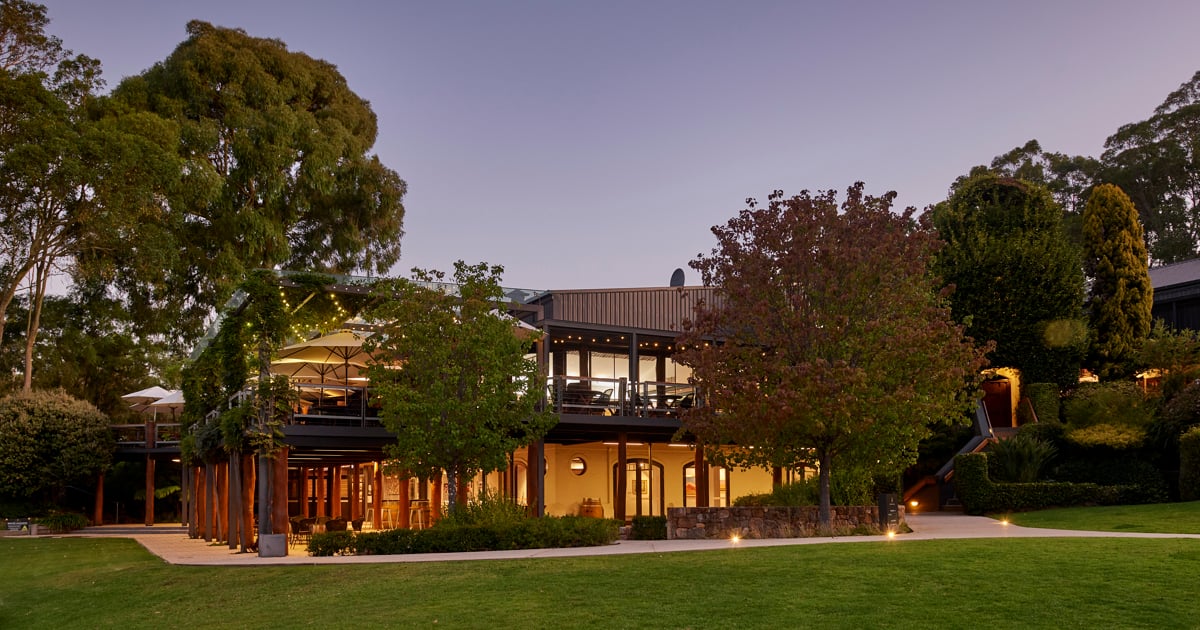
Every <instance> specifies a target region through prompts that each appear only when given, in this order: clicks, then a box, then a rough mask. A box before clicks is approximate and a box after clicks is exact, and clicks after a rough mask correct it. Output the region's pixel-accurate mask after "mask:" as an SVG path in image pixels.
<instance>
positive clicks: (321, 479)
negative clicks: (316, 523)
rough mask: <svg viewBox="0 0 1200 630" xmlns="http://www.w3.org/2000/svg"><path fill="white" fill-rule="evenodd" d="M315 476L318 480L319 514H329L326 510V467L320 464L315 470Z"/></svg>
mask: <svg viewBox="0 0 1200 630" xmlns="http://www.w3.org/2000/svg"><path fill="white" fill-rule="evenodd" d="M313 476H314V477H315V478H316V481H317V514H316V515H317V516H328V512H327V511H326V510H325V467H324V466H318V467H317V468H316V470H314V471H313Z"/></svg>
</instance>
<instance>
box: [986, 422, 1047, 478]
mask: <svg viewBox="0 0 1200 630" xmlns="http://www.w3.org/2000/svg"><path fill="white" fill-rule="evenodd" d="M1057 452H1058V449H1056V448H1055V447H1054V445H1053V444H1051V443H1049V442H1047V441H1045V440H1040V439H1038V438H1036V437H1034V436H1033V434H1031V433H1026V432H1024V431H1021V432H1019V433H1017V434H1016V435H1014V436H1013V437H1011V438H1008V439H1007V440H1000V441H999V442H997V443H996V444H993V445H992V450H991V457H989V458H988V473H989V474H990V475H991V476H992V478H993V479H995V480H996V481H1008V482H1014V483H1030V482H1033V481H1037V480H1038V477H1039V476H1040V475H1041V473H1042V470H1043V469H1045V467H1046V464H1047V463H1049V461H1050V460H1051V459H1053V458H1054V455H1055V454H1056V453H1057Z"/></svg>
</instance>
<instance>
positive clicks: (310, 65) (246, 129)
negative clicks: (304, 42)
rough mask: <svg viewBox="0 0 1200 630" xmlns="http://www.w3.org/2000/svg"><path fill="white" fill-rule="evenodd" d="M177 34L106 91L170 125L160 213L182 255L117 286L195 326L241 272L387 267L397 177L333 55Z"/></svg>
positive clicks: (211, 34)
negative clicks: (169, 187) (176, 173)
mask: <svg viewBox="0 0 1200 630" xmlns="http://www.w3.org/2000/svg"><path fill="white" fill-rule="evenodd" d="M187 33H188V38H187V39H186V40H185V41H184V42H183V43H181V44H180V45H179V46H178V47H177V48H176V49H175V50H174V52H172V53H171V54H170V56H168V57H167V58H166V59H165V60H164V61H162V62H159V63H157V64H155V65H154V66H153V67H151V68H150V69H149V70H146V71H145V72H143V73H142V74H140V75H137V76H133V77H129V78H127V79H125V80H123V81H122V82H121V84H120V85H118V86H117V88H116V89H115V90H114V93H113V96H112V98H113V99H114V100H115V101H117V102H119V103H120V104H121V105H122V106H123V107H125V108H129V109H132V110H135V111H149V112H153V113H155V114H158V115H159V116H162V117H164V118H166V119H169V120H172V121H174V122H175V123H176V124H177V125H178V126H179V133H180V142H179V144H178V152H179V158H180V159H181V160H183V162H184V164H183V167H182V169H181V172H182V175H183V176H182V182H181V184H180V186H178V188H177V189H176V190H175V191H173V193H172V194H171V196H170V198H169V203H168V204H167V207H166V209H165V212H166V216H165V217H164V223H165V225H166V226H167V228H168V229H167V231H168V232H169V233H170V234H171V236H172V237H173V242H174V243H175V245H176V246H177V247H178V248H179V251H180V255H179V256H178V258H177V259H176V260H175V262H174V264H173V265H172V266H171V267H169V268H168V270H167V271H168V273H167V274H166V275H165V278H164V279H163V281H161V282H155V283H137V284H134V285H130V286H122V287H121V288H122V289H124V292H125V293H126V294H127V295H128V296H130V298H131V299H132V300H140V301H141V302H142V303H143V304H144V305H156V306H157V307H159V308H167V309H168V310H170V311H172V312H175V313H178V314H179V315H180V316H179V317H178V318H177V323H178V324H179V325H180V326H181V328H182V330H181V331H180V332H181V333H183V334H185V335H194V334H196V333H197V332H198V331H199V328H200V327H201V326H202V325H203V322H204V321H205V320H206V318H207V317H208V316H209V315H210V313H211V311H212V309H213V308H215V307H216V306H217V305H219V304H221V303H222V302H223V301H224V300H225V299H227V298H228V297H229V295H230V294H231V292H232V290H233V288H234V286H236V284H237V282H239V281H240V280H241V279H242V278H243V277H244V276H245V273H246V271H247V270H250V269H255V268H274V267H280V268H284V269H296V270H313V271H319V272H328V273H347V272H352V271H355V270H366V271H369V272H372V273H384V272H386V271H387V270H388V269H390V268H391V266H392V265H393V264H394V263H395V262H396V261H397V260H398V259H399V256H400V237H401V236H402V235H403V216H404V207H403V205H402V203H401V200H402V198H403V195H404V193H405V190H406V185H405V183H404V181H403V180H401V179H400V177H399V176H398V175H397V174H396V173H395V172H394V171H392V170H391V169H389V168H387V167H386V166H384V165H383V164H382V163H381V162H380V160H379V158H378V157H377V156H375V155H373V154H371V153H370V150H371V148H372V146H373V145H374V143H375V138H376V133H377V124H376V119H375V114H374V112H373V111H372V110H371V107H370V105H369V104H368V103H367V101H365V100H363V99H362V98H361V97H359V96H358V95H357V94H355V93H354V92H353V91H352V90H351V89H350V88H349V86H348V85H347V83H346V80H345V78H344V77H343V76H342V75H341V74H340V73H339V72H338V71H337V68H335V67H334V66H333V65H332V64H330V63H328V62H326V61H322V60H318V59H313V58H312V57H309V56H308V55H305V54H303V53H300V52H294V51H290V50H288V48H287V46H286V45H285V44H284V43H283V42H281V41H279V40H276V39H264V38H258V37H251V36H250V35H248V34H246V33H245V32H244V31H242V30H239V29H229V28H221V27H217V26H213V25H211V24H207V23H205V22H200V21H193V22H190V23H189V24H188V26H187ZM117 280H118V282H119V281H120V278H117Z"/></svg>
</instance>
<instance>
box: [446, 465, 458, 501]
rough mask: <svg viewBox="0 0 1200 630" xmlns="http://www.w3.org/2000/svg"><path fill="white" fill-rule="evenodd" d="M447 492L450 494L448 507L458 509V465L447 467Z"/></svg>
mask: <svg viewBox="0 0 1200 630" xmlns="http://www.w3.org/2000/svg"><path fill="white" fill-rule="evenodd" d="M446 486H447V489H446V492H447V493H448V494H449V496H448V497H446V499H447V503H449V507H448V509H449V510H450V511H451V512H457V511H458V466H451V467H450V468H447V469H446Z"/></svg>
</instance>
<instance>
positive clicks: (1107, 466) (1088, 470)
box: [1053, 449, 1170, 503]
mask: <svg viewBox="0 0 1200 630" xmlns="http://www.w3.org/2000/svg"><path fill="white" fill-rule="evenodd" d="M1053 478H1054V480H1055V481H1069V482H1072V483H1095V484H1099V485H1101V486H1129V487H1134V488H1137V492H1138V494H1139V496H1140V497H1141V502H1145V503H1159V502H1162V501H1167V500H1169V498H1170V495H1169V493H1168V488H1167V484H1166V479H1164V478H1163V474H1162V471H1160V470H1159V469H1158V468H1157V467H1155V466H1154V465H1153V464H1151V463H1150V462H1149V461H1146V460H1145V459H1144V458H1142V457H1138V456H1131V455H1130V454H1129V453H1127V452H1126V453H1121V454H1115V453H1109V454H1105V453H1104V452H1102V451H1100V452H1097V451H1096V450H1095V449H1093V450H1091V451H1090V452H1087V453H1084V454H1082V456H1075V457H1072V458H1071V459H1069V460H1067V461H1064V462H1062V463H1059V464H1057V465H1056V466H1054V467H1053Z"/></svg>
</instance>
